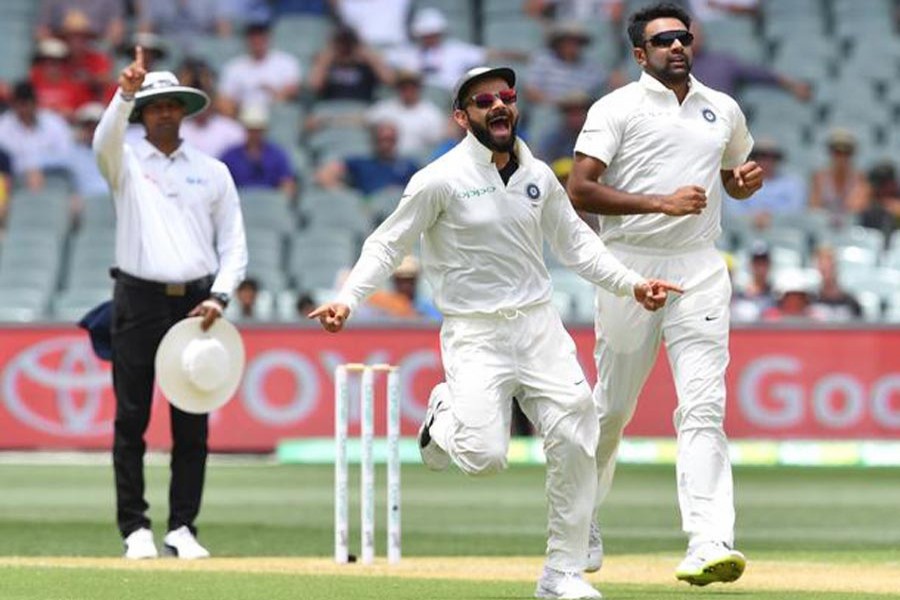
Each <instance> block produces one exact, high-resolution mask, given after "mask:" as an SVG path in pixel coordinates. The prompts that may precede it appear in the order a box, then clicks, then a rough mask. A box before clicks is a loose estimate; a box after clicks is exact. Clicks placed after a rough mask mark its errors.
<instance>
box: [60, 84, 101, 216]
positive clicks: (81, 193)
mask: <svg viewBox="0 0 900 600" xmlns="http://www.w3.org/2000/svg"><path fill="white" fill-rule="evenodd" d="M105 108H106V107H105V106H104V105H102V104H100V103H99V102H89V103H88V104H85V105H84V106H82V107H81V108H79V109H78V111H77V112H76V113H75V119H74V121H75V122H74V125H75V144H74V145H73V147H72V156H71V159H70V162H69V170H70V172H71V174H72V187H73V191H74V194H73V196H72V213H73V214H72V216H73V219H74V220H75V222H76V223H77V221H78V216H79V214H80V213H81V210H82V207H83V206H84V202H86V201H89V200H88V199H90V198H94V199H96V198H98V197H101V196H107V195H109V186H108V184H107V183H106V179H104V178H103V175H102V174H101V173H100V167H99V166H97V156H96V155H95V154H94V149H93V147H92V143H93V140H94V130H95V129H96V128H97V123H99V122H100V117H102V116H103V111H104V110H105ZM109 201H110V202H111V200H109Z"/></svg>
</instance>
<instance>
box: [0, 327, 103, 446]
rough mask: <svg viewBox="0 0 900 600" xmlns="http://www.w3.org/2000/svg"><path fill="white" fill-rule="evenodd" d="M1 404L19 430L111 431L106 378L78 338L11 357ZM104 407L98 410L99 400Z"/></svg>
mask: <svg viewBox="0 0 900 600" xmlns="http://www.w3.org/2000/svg"><path fill="white" fill-rule="evenodd" d="M0 385H2V390H3V402H4V403H5V404H6V407H7V409H8V410H9V412H10V414H12V415H13V416H14V417H16V418H17V419H18V420H19V421H21V422H22V423H23V424H25V425H28V426H29V427H32V428H33V429H36V430H38V431H42V432H44V433H48V434H51V435H63V436H76V437H94V436H99V435H107V434H109V433H110V432H111V431H112V423H113V416H114V415H113V410H112V407H113V406H115V403H114V402H112V401H111V398H112V390H111V378H110V373H109V369H108V367H106V366H105V364H104V363H101V362H100V361H99V360H98V359H97V358H96V357H95V356H94V353H93V351H92V350H91V346H90V343H89V342H88V341H87V340H85V339H83V338H75V337H66V338H54V339H50V340H47V341H43V342H39V343H37V344H34V345H33V346H30V347H28V348H26V349H25V350H23V351H22V352H20V353H19V354H17V355H16V356H15V357H13V358H12V359H11V360H10V361H9V363H8V365H7V368H6V370H5V371H4V372H3V375H2V383H0ZM105 398H110V401H109V402H108V403H106V404H104V399H105Z"/></svg>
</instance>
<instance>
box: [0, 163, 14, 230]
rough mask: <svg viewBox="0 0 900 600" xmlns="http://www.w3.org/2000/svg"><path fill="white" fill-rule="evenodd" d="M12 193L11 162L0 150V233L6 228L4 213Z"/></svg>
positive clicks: (7, 208)
mask: <svg viewBox="0 0 900 600" xmlns="http://www.w3.org/2000/svg"><path fill="white" fill-rule="evenodd" d="M11 191H12V161H11V160H10V158H9V154H7V153H6V152H5V151H4V150H0V232H2V230H3V229H4V227H6V213H7V211H8V210H9V198H10V192H11Z"/></svg>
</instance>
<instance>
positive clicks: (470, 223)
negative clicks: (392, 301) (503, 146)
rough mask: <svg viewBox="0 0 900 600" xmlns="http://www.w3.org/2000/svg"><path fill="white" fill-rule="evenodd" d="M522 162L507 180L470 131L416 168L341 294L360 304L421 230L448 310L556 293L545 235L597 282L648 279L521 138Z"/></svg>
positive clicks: (621, 289) (623, 286)
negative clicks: (611, 245) (601, 234)
mask: <svg viewBox="0 0 900 600" xmlns="http://www.w3.org/2000/svg"><path fill="white" fill-rule="evenodd" d="M515 153H516V156H517V157H518V160H519V168H518V170H517V171H516V172H515V173H514V174H513V175H512V177H511V178H510V180H509V183H508V185H504V184H503V180H502V179H501V178H500V173H499V172H498V171H497V167H496V166H495V165H494V164H493V163H492V162H491V151H490V150H489V149H488V148H486V147H485V146H483V145H482V144H481V143H480V142H479V141H478V140H477V139H476V138H475V137H474V136H473V135H472V134H471V133H470V134H468V135H467V136H466V138H465V139H463V140H462V141H461V142H460V143H459V144H458V145H457V146H456V147H454V148H453V149H452V150H450V152H448V153H447V154H445V155H443V156H442V157H440V158H438V159H437V160H436V161H434V162H432V163H431V164H430V165H428V166H427V167H425V168H423V169H422V170H420V171H419V172H418V173H416V174H415V175H414V176H413V178H412V179H411V180H410V182H409V184H408V185H407V187H406V190H405V191H404V192H403V196H402V198H401V200H400V203H399V205H398V206H397V208H396V210H395V211H394V212H393V214H391V215H390V216H389V217H388V218H387V219H386V220H385V221H384V222H383V223H382V224H381V226H379V227H378V229H376V230H375V231H374V232H373V233H372V235H370V236H369V238H368V239H367V240H366V243H365V244H364V245H363V250H362V255H361V256H360V258H359V261H358V262H357V263H356V265H355V266H354V267H353V270H352V272H351V273H350V275H349V276H348V278H347V280H346V282H345V283H344V286H343V288H342V290H341V292H340V293H339V294H338V298H337V301H338V302H341V303H344V304H347V305H348V306H349V307H350V308H351V309H353V308H354V307H356V306H357V305H358V304H359V303H360V302H361V301H362V300H363V299H364V298H365V297H366V296H368V295H369V294H371V293H372V292H374V291H375V290H376V289H378V287H379V285H380V284H381V283H382V282H384V281H385V280H386V279H387V278H388V276H390V274H391V273H392V272H393V271H394V268H395V267H396V266H397V265H398V264H399V263H400V261H401V260H402V258H403V257H404V256H405V255H406V254H407V253H408V252H409V249H410V248H411V247H412V246H413V244H414V243H415V241H416V240H417V239H418V238H419V236H420V235H421V237H422V265H423V268H424V273H425V277H426V278H427V279H428V282H429V283H430V284H431V287H432V291H433V293H434V303H435V306H436V307H437V308H438V309H439V310H440V311H441V312H442V313H443V314H444V315H490V314H496V313H498V312H500V311H507V310H510V311H514V310H516V309H522V308H526V307H530V306H534V305H537V304H541V303H543V302H549V301H550V297H551V282H550V275H549V273H548V272H547V268H546V266H545V264H544V258H543V245H544V240H545V239H546V240H547V242H548V243H549V245H550V248H551V250H552V251H553V253H554V254H555V255H556V256H557V257H558V258H559V261H560V262H561V263H562V264H563V265H565V266H567V267H569V268H571V269H573V270H574V271H576V272H577V273H578V274H579V275H581V276H583V277H584V278H585V279H588V280H589V281H591V282H592V283H594V284H596V285H599V286H602V287H604V288H606V289H608V290H610V291H613V292H614V293H617V294H620V295H631V294H632V293H633V287H634V285H635V284H637V283H640V282H642V281H643V280H644V279H643V278H642V277H641V276H640V275H638V274H637V273H635V272H634V271H631V270H630V269H628V268H626V267H625V266H624V265H622V263H620V262H619V261H618V259H616V258H615V257H614V256H613V255H612V254H611V253H610V252H609V251H608V250H607V249H606V247H605V246H604V245H603V243H602V242H601V241H600V238H598V237H597V236H596V235H595V234H594V232H593V231H591V229H590V228H589V227H588V226H587V225H586V224H585V223H584V222H583V221H582V220H581V219H580V218H579V217H578V215H577V214H576V213H575V210H574V209H573V208H572V205H571V202H570V201H569V198H568V196H567V195H566V192H565V190H564V189H563V187H562V185H560V183H559V182H558V181H557V179H556V177H555V176H554V174H553V172H552V171H551V170H550V167H548V166H547V165H546V164H545V163H543V162H541V161H539V160H537V159H535V158H534V157H533V156H532V154H531V152H530V151H529V149H528V147H527V146H526V145H525V144H524V143H523V142H522V140H518V141H517V142H516V150H515Z"/></svg>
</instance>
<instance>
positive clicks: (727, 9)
mask: <svg viewBox="0 0 900 600" xmlns="http://www.w3.org/2000/svg"><path fill="white" fill-rule="evenodd" d="M688 8H689V9H690V10H691V12H692V13H693V14H694V16H696V17H697V19H698V20H700V21H703V22H709V21H715V20H717V19H722V18H728V17H735V16H736V17H750V18H755V17H759V16H760V8H761V7H760V5H759V0H690V6H689V7H688Z"/></svg>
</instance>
